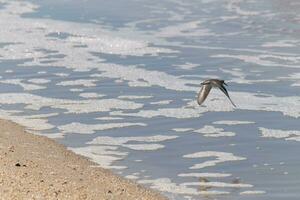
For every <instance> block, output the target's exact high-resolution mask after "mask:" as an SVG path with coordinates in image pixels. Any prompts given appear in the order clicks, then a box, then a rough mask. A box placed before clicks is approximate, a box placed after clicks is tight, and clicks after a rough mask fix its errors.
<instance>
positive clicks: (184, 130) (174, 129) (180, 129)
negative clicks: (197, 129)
mask: <svg viewBox="0 0 300 200" xmlns="http://www.w3.org/2000/svg"><path fill="white" fill-rule="evenodd" d="M172 130H173V131H175V132H180V133H182V132H188V131H192V130H194V129H193V128H173V129H172Z"/></svg>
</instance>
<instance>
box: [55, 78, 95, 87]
mask: <svg viewBox="0 0 300 200" xmlns="http://www.w3.org/2000/svg"><path fill="white" fill-rule="evenodd" d="M97 81H98V80H95V79H76V80H72V81H62V82H60V83H57V84H56V85H62V86H84V87H95V86H96V83H95V82H97Z"/></svg>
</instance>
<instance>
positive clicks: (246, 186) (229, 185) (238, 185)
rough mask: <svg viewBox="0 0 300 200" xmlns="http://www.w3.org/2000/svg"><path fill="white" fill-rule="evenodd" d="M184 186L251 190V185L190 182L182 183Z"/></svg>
mask: <svg viewBox="0 0 300 200" xmlns="http://www.w3.org/2000/svg"><path fill="white" fill-rule="evenodd" d="M182 185H185V186H205V187H221V188H251V187H253V185H251V184H245V183H224V182H201V181H199V182H192V183H183V184H182Z"/></svg>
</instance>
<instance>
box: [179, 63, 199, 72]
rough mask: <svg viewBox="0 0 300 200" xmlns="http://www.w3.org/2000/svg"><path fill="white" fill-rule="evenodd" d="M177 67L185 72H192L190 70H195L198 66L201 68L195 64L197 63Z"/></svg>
mask: <svg viewBox="0 0 300 200" xmlns="http://www.w3.org/2000/svg"><path fill="white" fill-rule="evenodd" d="M174 66H176V67H179V68H181V69H185V70H190V69H194V68H196V67H198V66H201V65H200V64H195V63H190V62H186V63H184V64H181V65H174Z"/></svg>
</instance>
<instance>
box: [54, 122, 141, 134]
mask: <svg viewBox="0 0 300 200" xmlns="http://www.w3.org/2000/svg"><path fill="white" fill-rule="evenodd" d="M129 126H146V124H144V123H125V122H124V123H105V124H82V123H77V122H72V123H70V124H65V125H61V126H58V127H57V128H58V129H59V130H61V131H62V132H63V133H78V134H93V133H95V131H103V130H108V129H114V128H123V127H129Z"/></svg>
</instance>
